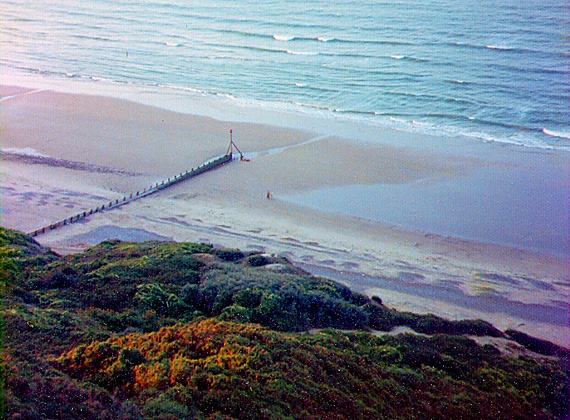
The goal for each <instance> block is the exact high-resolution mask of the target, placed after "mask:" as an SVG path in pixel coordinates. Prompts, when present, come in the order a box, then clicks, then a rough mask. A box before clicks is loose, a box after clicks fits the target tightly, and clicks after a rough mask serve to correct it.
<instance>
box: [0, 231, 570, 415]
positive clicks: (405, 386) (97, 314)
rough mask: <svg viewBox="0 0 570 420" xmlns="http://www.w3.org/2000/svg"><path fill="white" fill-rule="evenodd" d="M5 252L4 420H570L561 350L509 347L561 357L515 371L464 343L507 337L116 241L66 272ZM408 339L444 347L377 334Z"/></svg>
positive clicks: (159, 246) (277, 267) (304, 281)
mask: <svg viewBox="0 0 570 420" xmlns="http://www.w3.org/2000/svg"><path fill="white" fill-rule="evenodd" d="M0 251H1V254H0V256H1V266H0V268H1V270H2V279H3V280H4V282H5V287H4V288H3V289H4V294H5V299H4V301H5V302H4V307H3V308H2V313H3V322H4V323H5V324H6V329H5V348H4V354H3V364H2V369H3V372H5V373H6V375H5V382H6V390H7V392H6V401H7V405H6V407H7V413H6V415H7V418H20V419H56V418H57V419H60V418H61V419H95V418H97V419H131V418H132V419H178V418H194V419H269V418H271V419H279V418H283V419H317V418H331V419H333V418H336V419H348V418H390V419H398V418H402V419H404V418H406V419H409V418H417V419H432V418H450V419H451V418H462V419H463V418H465V419H469V418H496V419H508V418H513V419H514V418H520V419H526V418H533V419H540V418H544V419H548V418H560V419H562V418H566V417H567V415H568V398H567V396H568V379H569V378H568V376H569V374H568V364H567V360H568V359H567V356H568V353H567V352H566V351H564V349H561V348H560V347H557V346H554V345H553V344H552V343H548V342H544V341H543V340H537V339H534V338H532V337H529V336H526V335H524V334H523V335H521V333H518V334H517V332H513V331H509V332H508V335H509V337H513V338H514V339H516V340H517V341H518V342H520V343H521V344H523V345H526V346H529V347H531V348H532V349H533V350H534V351H543V352H544V353H547V354H550V355H555V356H557V357H552V358H551V359H530V358H523V357H521V358H518V359H515V358H506V357H503V356H501V355H500V354H499V353H498V351H497V350H496V349H494V348H493V347H491V346H484V347H480V346H478V345H477V344H476V343H475V342H474V341H472V340H470V339H469V338H467V337H464V336H462V334H475V335H493V336H504V334H503V333H502V332H501V331H498V330H497V329H495V328H494V327H493V326H492V325H490V324H488V323H486V322H484V321H455V322H453V321H448V320H445V319H442V318H439V317H435V316H433V315H427V316H425V315H424V316H420V315H415V314H411V313H401V312H397V311H395V310H392V309H390V308H387V307H385V306H383V305H382V303H381V300H380V298H377V297H375V298H373V299H369V298H367V297H366V296H363V295H360V294H356V293H353V292H351V291H350V290H349V289H348V288H346V287H345V286H342V285H340V284H338V283H335V282H333V281H330V280H326V279H320V278H316V277H314V276H311V275H309V274H307V273H306V272H304V271H302V270H300V269H298V268H295V267H294V266H292V265H291V264H289V263H288V262H287V261H286V260H285V259H283V258H281V257H275V256H270V255H265V254H259V253H257V254H255V253H244V252H242V251H239V250H231V249H219V248H213V247H212V246H211V245H206V244H190V243H142V244H133V243H122V242H119V241H106V242H103V243H101V244H100V245H98V246H96V247H94V248H91V249H89V250H87V251H86V252H84V253H83V254H77V255H71V256H64V257H60V256H57V255H56V254H54V253H53V252H51V251H50V250H48V249H46V248H43V247H41V246H40V245H39V244H37V243H36V242H35V241H34V240H33V239H31V238H29V237H28V236H26V235H23V234H21V233H19V232H15V231H10V230H6V229H0ZM396 325H406V326H409V327H411V328H413V329H415V330H416V331H418V332H422V333H426V334H437V335H433V336H431V337H423V336H413V335H399V336H382V337H378V336H374V335H372V334H371V333H370V332H367V331H370V330H389V329H391V328H392V327H394V326H396ZM332 328H334V329H342V330H351V331H354V332H340V331H337V330H333V329H332ZM311 329H319V331H320V332H318V333H315V334H308V333H306V332H307V331H309V330H311ZM323 329H324V330H323ZM302 332H304V333H302ZM3 379H4V378H3Z"/></svg>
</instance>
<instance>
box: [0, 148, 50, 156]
mask: <svg viewBox="0 0 570 420" xmlns="http://www.w3.org/2000/svg"><path fill="white" fill-rule="evenodd" d="M2 154H11V155H18V156H33V157H41V158H49V156H46V155H44V154H42V153H40V152H38V151H37V150H36V149H33V148H31V147H3V148H2Z"/></svg>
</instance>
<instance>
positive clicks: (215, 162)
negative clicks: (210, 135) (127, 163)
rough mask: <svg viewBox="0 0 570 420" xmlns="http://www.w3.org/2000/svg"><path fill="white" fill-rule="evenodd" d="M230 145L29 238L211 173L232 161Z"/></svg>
mask: <svg viewBox="0 0 570 420" xmlns="http://www.w3.org/2000/svg"><path fill="white" fill-rule="evenodd" d="M232 145H233V146H234V147H235V144H233V141H231V143H230V147H229V149H228V152H227V153H226V154H225V155H223V156H221V157H218V158H215V159H212V160H210V161H208V162H206V163H204V164H202V165H200V166H198V167H197V168H192V169H191V170H189V171H186V172H181V173H180V174H177V175H174V177H172V178H168V180H166V181H162V182H160V183H158V182H157V183H156V184H155V185H151V186H150V187H149V188H145V189H143V190H142V191H137V192H136V193H132V194H130V195H129V196H125V197H123V198H121V199H116V200H114V201H110V202H109V203H108V204H103V205H102V206H100V207H96V208H94V209H91V210H89V211H84V212H82V213H79V214H76V215H75V216H71V217H69V218H67V219H64V220H62V221H60V222H56V223H53V224H51V225H49V226H46V227H43V228H41V229H38V230H35V231H33V232H30V233H29V235H30V236H38V235H41V234H44V233H46V232H49V231H51V230H54V229H57V228H60V227H62V226H65V225H70V224H72V223H75V222H78V221H80V220H82V219H85V218H86V217H88V216H91V215H92V214H95V213H99V212H102V211H104V210H108V209H113V208H116V207H119V206H122V205H123V204H127V203H130V202H132V201H134V200H138V199H139V198H142V197H146V196H147V195H150V194H153V193H155V192H157V191H160V190H163V189H165V188H168V187H170V186H172V185H174V184H177V183H179V182H182V181H184V180H186V179H188V178H192V177H195V176H197V175H200V174H202V173H204V172H207V171H211V170H212V169H215V168H217V167H219V166H221V165H223V164H225V163H227V162H230V161H231V160H232V158H233V155H232ZM238 150H239V149H238ZM240 156H241V158H242V160H243V155H242V154H241V152H240Z"/></svg>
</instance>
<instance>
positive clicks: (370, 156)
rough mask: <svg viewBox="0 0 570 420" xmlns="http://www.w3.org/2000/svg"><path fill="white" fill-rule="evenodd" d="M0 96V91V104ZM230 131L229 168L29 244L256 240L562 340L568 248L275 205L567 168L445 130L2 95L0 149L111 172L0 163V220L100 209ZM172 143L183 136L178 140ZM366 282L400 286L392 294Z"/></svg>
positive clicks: (16, 223)
mask: <svg viewBox="0 0 570 420" xmlns="http://www.w3.org/2000/svg"><path fill="white" fill-rule="evenodd" d="M14 92H15V94H19V93H25V89H24V90H17V89H16V90H13V91H12V92H11V93H12V94H14ZM8 93H10V92H8ZM8 93H6V90H5V88H4V87H3V100H4V99H7V97H8V96H10V95H9V94H8ZM3 102H4V101H3ZM110 110H112V112H111V113H110V112H109V111H110ZM230 114H231V113H230ZM101 127H105V129H104V131H105V136H103V135H102V134H101ZM229 128H233V130H234V133H236V134H237V135H238V137H237V138H236V137H234V139H235V140H236V142H237V143H238V144H239V145H240V148H242V150H244V151H247V152H249V153H252V157H253V158H252V159H251V162H235V163H232V164H231V165H228V166H226V167H224V168H220V169H217V170H215V171H213V172H212V173H208V174H204V175H202V176H200V177H199V178H196V179H193V180H189V181H186V182H184V183H182V184H180V185H176V186H173V187H171V188H169V189H168V190H164V191H160V192H158V193H156V194H155V195H153V196H150V197H148V198H145V199H143V200H140V201H138V202H134V203H131V204H127V205H125V206H124V207H122V208H119V209H116V210H112V211H108V212H104V213H101V214H98V215H97V216H96V217H94V216H92V217H90V218H89V219H88V220H85V221H84V222H81V223H77V224H74V225H70V226H66V227H64V228H62V229H61V230H59V231H54V232H50V233H47V234H45V235H42V237H40V238H39V241H40V242H41V243H42V244H44V245H46V246H50V247H52V248H53V249H54V250H56V251H57V252H61V253H68V252H77V251H79V250H81V249H84V248H85V247H88V246H92V245H94V244H93V243H91V242H92V241H91V239H99V237H98V236H97V235H98V234H103V236H104V234H105V232H107V234H115V233H116V234H125V235H128V234H129V232H130V234H132V235H134V232H138V234H140V235H142V236H140V237H143V238H144V237H145V235H144V232H147V233H148V235H149V236H148V237H151V238H152V237H158V238H166V239H172V240H176V241H194V242H204V241H208V242H211V243H213V244H214V245H223V246H228V247H237V248H241V249H258V250H261V251H264V252H269V253H276V254H281V255H284V256H287V257H288V258H290V259H291V260H292V261H293V262H297V263H299V264H308V265H312V266H316V267H322V268H323V269H333V270H336V271H337V272H340V273H341V274H343V275H345V274H346V273H347V274H346V275H347V276H348V278H352V277H351V276H358V275H361V276H362V277H366V278H368V279H369V280H370V281H369V284H368V285H367V286H366V289H365V292H366V294H369V295H370V294H379V295H380V296H381V298H382V299H383V301H384V302H385V303H386V304H387V305H388V306H393V307H395V308H396V309H404V310H411V309H412V308H414V300H415V301H416V302H417V304H416V305H415V308H416V309H417V310H418V311H420V312H421V311H432V312H433V313H436V314H445V316H446V317H451V318H454V317H457V316H460V317H481V318H483V319H493V321H494V323H495V324H496V325H498V326H499V327H500V326H502V327H505V326H506V327H511V328H516V327H517V326H518V325H519V324H521V323H523V324H524V325H522V326H520V328H516V329H520V330H521V331H523V332H527V333H529V334H531V335H534V336H538V337H540V338H544V339H547V340H550V341H553V342H555V343H557V344H560V345H563V346H565V347H568V340H569V337H570V334H569V333H568V322H567V316H566V325H565V326H564V325H562V323H563V322H560V320H562V321H564V319H563V318H564V311H563V309H562V304H561V303H560V302H567V297H568V291H569V287H568V286H569V285H568V261H569V260H568V257H566V258H564V257H563V256H559V257H556V256H553V255H545V254H540V253H537V252H533V251H529V250H521V249H515V248H510V247H505V246H500V245H495V244H488V243H481V242H474V241H467V240H463V239H458V238H453V237H445V236H439V235H436V234H426V233H424V232H421V231H414V230H413V229H412V230H405V229H401V228H397V227H395V226H390V225H389V224H385V223H380V222H375V221H372V220H367V219H363V218H358V217H353V216H347V215H343V214H340V213H338V212H336V213H335V212H323V211H319V210H315V209H313V208H309V207H304V206H302V205H299V204H295V203H292V202H289V201H287V200H286V197H287V195H289V194H294V193H298V192H307V191H313V190H317V189H322V188H327V187H343V186H344V187H346V186H348V187H350V186H352V185H371V184H374V183H378V182H379V181H380V182H383V183H386V184H387V185H392V186H394V187H395V188H398V186H401V185H405V184H407V183H410V182H414V181H416V180H422V179H426V178H428V179H430V178H434V179H436V180H437V179H441V178H442V177H447V178H448V177H453V179H454V180H457V182H460V181H461V180H462V179H466V178H467V177H469V176H470V175H471V174H472V173H473V171H474V170H479V169H480V168H481V167H483V168H490V169H495V170H496V169H497V168H505V167H506V168H517V167H523V168H524V167H525V166H524V165H525V164H526V163H527V162H529V161H533V162H535V160H536V162H541V163H542V162H545V161H546V162H547V164H549V165H551V166H552V168H553V169H552V170H553V171H554V172H555V171H556V170H558V169H559V168H557V166H556V165H555V163H556V162H555V161H556V160H557V159H559V163H558V164H559V165H560V167H561V168H562V167H563V163H565V162H568V157H566V156H565V155H563V156H562V155H559V154H557V153H552V152H545V153H544V156H550V157H548V158H547V159H546V160H545V159H542V158H541V159H542V160H541V159H539V158H537V155H536V154H533V153H529V152H528V151H520V150H519V151H516V152H515V153H513V152H512V150H511V149H509V148H506V147H497V146H495V145H493V146H492V147H487V146H489V145H481V144H473V143H469V145H467V146H465V145H455V146H453V147H451V148H448V147H447V143H449V139H442V145H439V146H437V147H430V145H429V143H430V142H431V141H432V140H430V141H428V142H422V143H421V145H420V146H416V147H413V146H412V145H411V143H412V141H411V138H413V135H411V134H406V135H404V136H403V137H405V139H404V140H403V141H402V145H398V139H394V138H387V139H386V142H385V143H382V144H377V143H371V142H368V143H366V142H364V143H363V142H360V141H355V140H350V139H346V138H343V137H338V136H333V135H324V136H323V135H322V134H321V133H318V132H311V131H308V130H292V129H289V128H282V127H278V126H272V125H264V124H254V123H250V122H241V123H230V122H227V121H219V120H215V119H212V118H208V117H201V116H196V115H189V114H180V113H173V112H171V111H167V110H164V109H159V108H153V107H149V106H147V105H142V104H137V103H133V102H125V101H124V100H118V99H113V98H108V97H94V96H86V95H73V94H67V93H56V92H50V91H37V92H34V93H31V94H27V95H21V96H14V97H13V98H12V99H9V100H7V101H5V102H4V103H3V118H2V129H3V133H4V134H3V137H4V138H3V144H2V148H3V149H6V148H17V149H26V148H29V149H30V150H31V149H33V150H35V151H37V152H38V153H40V154H42V155H46V156H49V157H52V158H54V159H66V160H69V161H74V162H82V163H85V164H89V165H100V166H102V167H106V168H111V169H113V170H114V171H109V172H97V171H90V170H77V169H73V168H71V167H58V166H49V165H45V164H41V163H35V164H34V163H29V162H22V161H3V164H2V175H3V183H2V188H3V215H2V225H3V226H5V227H11V228H16V229H19V230H23V231H31V230H33V228H34V227H38V226H37V225H35V226H32V225H34V224H38V223H40V222H42V221H43V220H45V221H47V222H49V220H50V219H51V221H52V222H53V221H54V220H60V219H63V218H65V217H69V216H70V215H73V214H76V213H77V210H78V209H81V208H83V209H85V208H87V209H89V208H92V207H95V206H98V205H100V204H103V203H104V202H105V201H107V202H108V200H112V199H116V198H120V197H122V196H123V195H124V194H125V193H130V192H132V191H133V190H135V191H136V189H137V188H138V187H141V186H145V185H150V184H152V183H154V182H155V181H157V180H158V179H157V178H158V177H161V176H170V175H173V174H175V173H178V172H180V171H183V170H186V169H189V168H190V167H192V166H196V165H197V164H199V163H202V162H201V161H205V160H206V159H207V158H210V157H212V156H215V155H219V154H220V150H221V149H224V150H225V148H226V147H227V141H229V138H227V137H228V132H229ZM246 135H247V137H246ZM240 136H241V138H240ZM173 138H179V139H186V140H185V141H184V142H178V143H174V142H173V141H171V140H172V139H173ZM141 141H142V144H143V145H144V147H141ZM433 141H434V142H435V139H434V140H433ZM347 148H348V149H350V156H348V157H346V159H341V158H340V157H339V155H338V150H341V149H342V150H346V149H347ZM507 149H508V150H507ZM272 150H273V152H271V153H270V151H272ZM276 150H277V151H276ZM497 151H498V152H499V153H497ZM222 152H223V150H222ZM491 155H492V156H491ZM541 156H542V157H543V155H541ZM553 156H554V157H553ZM559 156H562V157H559ZM355 162H368V163H365V166H364V167H369V168H370V167H371V168H373V170H371V171H362V170H359V169H358V167H357V166H355ZM536 162H535V163H536ZM553 162H554V163H553ZM379 163H380V164H379ZM403 167H405V168H406V170H405V171H402V170H401V168H403ZM121 171H123V172H121ZM559 173H563V171H562V169H560V172H559ZM268 189H271V190H272V191H274V192H276V193H277V194H276V199H274V200H267V199H265V192H266V191H267V190H268ZM122 194H123V195H122ZM102 198H103V199H104V200H101V199H102ZM40 224H41V223H40ZM48 224H49V223H48ZM137 229H138V231H137ZM121 230H124V231H122V233H121ZM141 231H142V232H141ZM153 235H154V236H153ZM339 277H340V276H339ZM374 279H375V280H374ZM378 279H389V280H390V281H391V282H392V285H394V284H398V285H399V286H402V287H403V286H406V287H407V289H405V290H403V291H402V290H394V287H392V288H390V287H387V286H386V284H382V283H381V282H380V281H379V280H378ZM374 281H376V283H374ZM351 282H352V284H353V286H354V287H358V285H357V284H356V282H355V281H354V279H353V280H351V281H347V283H351ZM371 282H372V283H371ZM444 286H445V287H446V288H447V289H445V290H446V293H449V294H451V295H453V296H454V297H455V298H457V299H460V298H461V299H464V302H463V303H461V304H457V299H456V300H455V303H453V302H451V301H450V299H447V300H446V299H442V298H438V296H437V294H438V293H440V296H443V295H441V293H443V292H442V290H443V289H442V287H444ZM426 287H428V288H429V287H432V288H434V289H433V290H436V292H434V293H432V295H429V296H419V295H418V294H414V293H412V292H411V290H413V289H414V288H416V289H418V290H420V289H422V288H423V289H425V288H426ZM438 290H439V291H438ZM485 301H488V302H491V303H492V302H496V303H497V304H498V305H502V306H503V307H504V308H501V309H500V310H498V311H495V312H493V311H492V310H491V309H492V306H489V305H487V306H485V305H482V306H481V305H479V306H476V305H474V306H476V307H473V308H470V307H469V305H470V304H473V302H479V303H482V302H485ZM501 302H503V303H502V304H501ZM509 302H510V303H509ZM521 305H523V306H521ZM524 305H526V306H524ZM541 305H542V306H541ZM509 308H510V309H509ZM513 308H519V309H517V310H515V309H513ZM520 308H523V309H520ZM544 308H550V309H549V310H552V311H554V312H553V313H556V314H557V315H556V316H555V317H554V318H556V317H557V318H556V322H548V320H546V319H544V317H543V316H539V314H540V311H541V310H542V311H544ZM511 309H512V310H511ZM521 310H522V311H523V312H524V311H527V312H525V313H520V311H521ZM517 311H519V312H517ZM533 313H534V314H535V315H534V316H533ZM566 314H567V308H566ZM497 322H498V324H497Z"/></svg>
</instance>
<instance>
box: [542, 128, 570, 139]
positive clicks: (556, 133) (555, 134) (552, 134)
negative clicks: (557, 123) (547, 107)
mask: <svg viewBox="0 0 570 420" xmlns="http://www.w3.org/2000/svg"><path fill="white" fill-rule="evenodd" d="M542 132H543V133H544V134H546V135H547V136H550V137H558V138H561V139H570V132H568V131H566V132H563V131H553V130H548V129H546V128H543V129H542Z"/></svg>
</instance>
